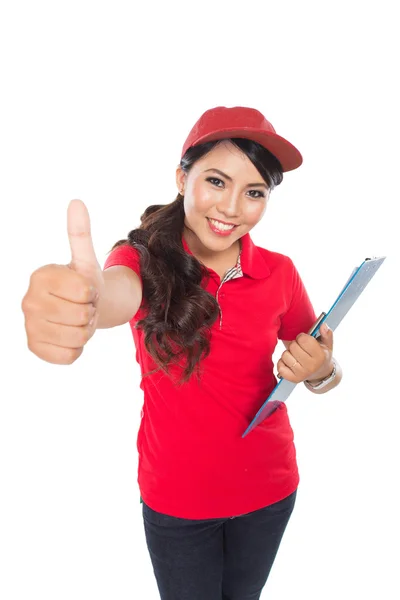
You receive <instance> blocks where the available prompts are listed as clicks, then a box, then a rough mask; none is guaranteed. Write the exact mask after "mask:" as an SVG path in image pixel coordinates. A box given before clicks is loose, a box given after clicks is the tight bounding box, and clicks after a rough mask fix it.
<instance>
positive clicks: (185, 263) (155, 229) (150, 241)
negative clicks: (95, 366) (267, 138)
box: [112, 138, 283, 385]
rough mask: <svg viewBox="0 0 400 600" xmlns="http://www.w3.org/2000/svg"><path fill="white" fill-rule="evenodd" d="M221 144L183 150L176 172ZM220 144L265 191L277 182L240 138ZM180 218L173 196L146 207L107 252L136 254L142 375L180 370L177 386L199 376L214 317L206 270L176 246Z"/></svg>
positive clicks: (256, 148) (267, 157) (272, 165)
mask: <svg viewBox="0 0 400 600" xmlns="http://www.w3.org/2000/svg"><path fill="white" fill-rule="evenodd" d="M221 141H222V140H218V141H214V142H207V143H205V144H200V145H198V146H194V147H192V148H189V149H188V151H187V152H186V154H185V155H184V156H183V158H182V159H181V162H180V165H181V168H182V170H183V171H184V172H185V173H186V174H187V173H189V171H190V169H191V168H192V166H193V165H194V163H195V162H196V161H197V160H199V159H200V158H202V157H203V156H204V155H205V154H207V153H208V152H210V150H212V148H214V146H215V145H216V144H219V143H221ZM224 141H230V142H232V143H233V144H235V146H237V147H238V148H239V149H240V150H241V151H242V152H244V154H245V155H246V156H247V157H248V158H249V159H250V160H251V162H252V163H253V165H254V166H255V167H256V169H257V170H258V171H259V173H260V175H261V177H262V178H263V179H264V181H265V182H266V184H267V185H268V187H269V189H270V190H271V191H272V190H273V188H274V187H275V186H277V185H279V184H280V183H281V182H282V179H283V173H282V167H281V164H280V162H279V161H278V159H277V158H276V157H275V156H274V155H273V154H271V153H270V152H269V151H268V150H266V149H265V148H264V147H263V146H261V145H260V144H258V143H256V142H253V141H251V140H247V139H242V138H230V139H229V140H224ZM184 218H185V213H184V206H183V196H181V195H180V194H178V195H177V197H176V199H175V200H174V201H173V202H171V203H170V204H157V205H151V206H149V207H148V208H147V209H146V210H145V211H144V213H143V214H142V216H141V225H140V226H139V227H138V228H137V229H133V230H132V231H130V232H129V234H128V238H127V239H125V240H120V241H119V242H117V243H116V244H114V246H113V247H112V250H113V249H114V248H116V247H117V246H120V245H123V244H129V245H131V246H133V247H134V248H135V249H136V250H137V251H138V252H139V253H140V268H141V277H142V280H143V302H142V306H143V307H145V308H146V317H145V318H143V319H141V320H139V321H138V323H137V324H136V328H140V329H142V330H143V332H144V343H145V346H146V349H147V351H148V352H149V354H150V355H151V356H152V358H153V359H154V361H155V363H156V364H157V365H158V369H156V370H155V371H150V372H149V373H146V374H145V375H150V374H151V373H154V372H156V371H158V370H160V369H161V370H162V371H164V372H165V373H166V374H168V375H170V372H169V366H170V365H179V366H180V367H181V368H183V369H184V370H183V375H182V377H181V379H180V381H179V382H176V383H177V384H178V385H182V384H183V383H185V382H186V381H188V380H189V378H190V377H191V375H192V373H193V371H194V370H196V374H197V376H199V375H200V373H201V370H200V362H201V360H202V359H203V358H206V357H207V356H208V354H209V353H210V339H211V326H212V324H213V323H214V322H215V320H216V318H217V316H218V313H219V307H218V303H217V301H216V299H215V298H214V296H212V295H211V294H210V293H209V292H207V291H206V290H205V287H206V284H207V282H208V279H209V272H208V271H207V268H206V267H205V266H204V265H203V264H202V263H201V262H200V261H198V260H197V259H196V258H195V257H194V256H192V255H190V254H188V253H187V252H186V251H185V249H184V248H183V246H182V235H183V229H184ZM182 360H184V362H185V363H186V366H184V365H182Z"/></svg>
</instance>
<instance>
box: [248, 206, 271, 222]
mask: <svg viewBox="0 0 400 600" xmlns="http://www.w3.org/2000/svg"><path fill="white" fill-rule="evenodd" d="M266 208H267V207H266V204H265V203H262V202H253V203H251V204H248V205H247V206H246V221H247V222H248V223H253V224H255V223H258V221H259V220H260V219H261V218H262V217H263V215H264V213H265V211H266Z"/></svg>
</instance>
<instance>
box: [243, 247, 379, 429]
mask: <svg viewBox="0 0 400 600" xmlns="http://www.w3.org/2000/svg"><path fill="white" fill-rule="evenodd" d="M385 258H386V256H380V257H373V258H366V259H365V260H364V262H363V263H362V264H361V265H360V266H359V267H356V268H355V269H353V272H352V273H351V275H350V277H349V279H348V280H347V282H346V284H345V286H344V287H343V289H342V291H341V292H340V294H339V295H338V297H337V298H336V300H335V302H334V303H333V304H332V306H331V308H330V310H329V312H327V313H322V314H321V315H320V317H319V318H318V320H317V321H316V323H314V325H313V326H312V327H311V329H310V331H308V334H309V335H312V336H313V337H315V338H318V337H319V328H320V326H321V325H322V323H325V322H326V323H327V325H329V327H330V328H331V329H332V330H333V331H334V330H335V329H336V327H337V326H338V325H339V323H340V322H341V321H342V320H343V319H344V317H345V316H346V315H347V313H348V312H349V310H350V308H351V307H352V306H353V304H354V303H355V302H356V300H357V298H359V296H360V295H361V293H362V292H363V291H364V289H365V288H366V286H367V284H368V283H369V282H370V281H371V279H372V277H373V276H374V275H375V273H376V272H377V270H378V269H379V267H380V266H381V264H382V263H383V261H384V260H385ZM296 385H298V384H297V383H292V382H291V381H287V380H286V379H281V380H280V381H279V383H278V384H277V385H276V386H275V388H274V389H273V390H272V392H271V394H270V395H269V396H268V398H267V399H266V401H265V402H264V404H263V405H262V407H261V408H260V410H259V411H258V412H257V414H256V415H255V417H254V419H253V420H252V422H251V423H250V425H249V426H248V428H247V429H246V431H245V432H244V433H243V435H242V438H244V437H246V435H248V434H249V433H250V431H252V429H254V427H257V425H259V424H260V423H261V422H262V421H264V420H265V419H267V418H268V417H269V416H270V415H272V413H273V412H275V411H276V410H277V408H278V407H279V406H280V405H281V404H282V403H283V402H286V400H287V399H288V398H289V396H290V394H291V393H292V391H293V390H294V388H295V387H296Z"/></svg>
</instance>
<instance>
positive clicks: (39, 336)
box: [22, 200, 105, 364]
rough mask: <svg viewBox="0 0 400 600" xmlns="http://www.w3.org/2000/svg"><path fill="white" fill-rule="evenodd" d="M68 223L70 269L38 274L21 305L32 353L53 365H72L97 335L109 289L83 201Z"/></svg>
mask: <svg viewBox="0 0 400 600" xmlns="http://www.w3.org/2000/svg"><path fill="white" fill-rule="evenodd" d="M67 223H68V225H67V230H68V238H69V243H70V247H71V261H70V263H69V264H68V265H55V264H49V265H45V266H43V267H40V268H39V269H37V270H36V271H34V272H33V273H32V275H31V278H30V282H29V288H28V291H27V293H26V294H25V296H24V298H23V300H22V310H23V312H24V315H25V330H26V334H27V340H28V348H29V350H31V352H33V353H34V354H36V355H37V356H38V357H39V358H41V359H43V360H45V361H47V362H50V363H54V364H71V363H73V362H74V361H75V360H76V359H77V358H79V356H80V355H81V354H82V352H83V348H84V346H85V344H86V343H87V342H88V341H89V339H90V338H91V337H92V336H93V334H94V332H95V331H96V327H97V322H98V314H97V311H96V309H97V306H98V302H99V299H100V298H101V296H102V295H103V294H104V288H105V284H104V276H103V271H102V269H101V267H100V265H99V263H98V261H97V258H96V254H95V251H94V248H93V242H92V237H91V231H90V218H89V213H88V211H87V208H86V206H85V204H84V203H83V202H82V201H81V200H72V201H71V202H70V204H69V206H68V212H67Z"/></svg>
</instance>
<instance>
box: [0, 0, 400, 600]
mask: <svg viewBox="0 0 400 600" xmlns="http://www.w3.org/2000/svg"><path fill="white" fill-rule="evenodd" d="M394 6H395V2H385V1H382V0H381V1H380V2H379V3H376V2H365V1H364V2H359V3H358V2H351V1H347V2H343V1H342V2H338V1H336V2H335V3H327V2H317V1H315V2H305V1H304V0H303V1H302V2H296V3H293V4H292V3H288V2H282V1H280V2H277V1H275V2H251V1H249V0H247V1H246V2H244V3H237V4H235V3H232V2H216V1H214V2H210V3H209V2H202V3H192V4H190V3H188V2H176V1H171V2H164V3H162V2H158V3H157V2H153V3H150V4H149V5H147V4H145V3H134V2H116V1H115V0H114V1H113V2H112V3H111V2H108V3H107V2H96V3H95V2H85V1H82V0H79V2H77V1H72V0H70V1H69V2H43V1H37V2H20V1H15V0H14V2H12V3H11V2H10V3H8V5H7V7H6V5H5V3H4V6H3V8H2V10H1V14H0V51H1V73H0V75H1V78H0V85H1V94H0V102H1V110H0V119H1V135H0V138H1V140H0V144H1V156H0V164H1V167H0V169H1V173H2V175H1V180H0V186H1V190H0V198H1V216H2V218H1V221H0V227H1V231H0V233H1V235H0V244H1V258H2V273H1V290H2V293H1V296H0V301H1V317H2V344H1V355H2V356H1V392H0V398H1V404H0V411H1V413H0V486H1V490H0V503H1V507H0V564H1V571H2V573H1V576H0V597H1V598H2V600H17V599H18V600H22V599H23V600H25V599H27V598H33V597H40V598H41V600H47V599H51V600H53V599H54V598H57V600H64V599H68V600H69V599H71V598H74V599H76V600H81V599H82V600H88V599H91V598H93V599H94V598H96V600H102V599H110V598H118V599H119V600H125V599H128V598H138V597H140V598H146V600H147V599H149V600H150V599H153V598H154V599H156V598H158V592H157V588H156V584H155V580H154V577H153V573H152V568H151V563H150V559H149V556H148V552H147V548H146V545H145V539H144V533H143V526H142V517H141V505H140V504H139V490H138V487H137V483H136V469H137V453H136V435H137V428H138V425H139V419H140V410H141V406H142V401H143V398H142V392H141V390H140V389H139V367H138V365H137V364H136V362H135V355H134V345H133V341H132V337H131V332H130V329H129V326H128V325H125V326H123V327H119V328H116V329H112V330H100V331H98V332H97V333H96V335H95V336H94V338H93V339H92V340H91V341H90V342H89V343H88V345H87V347H86V348H85V351H84V353H83V355H82V357H81V358H80V359H79V360H78V361H77V362H76V363H75V364H73V365H72V366H55V365H51V364H48V363H45V362H43V361H41V360H40V359H38V358H37V357H36V356H34V355H33V354H31V353H30V352H29V350H28V349H27V345H26V336H25V329H24V320H23V314H22V311H21V308H20V304H21V300H22V297H23V296H24V294H25V293H26V290H27V287H28V284H29V276H30V274H31V272H32V271H34V270H35V269H36V268H38V267H39V266H41V265H43V264H47V263H57V262H58V263H61V264H67V263H68V262H69V259H70V256H69V245H68V239H67V234H66V210H67V206H68V203H69V201H70V200H71V199H72V198H81V199H82V200H83V201H84V202H85V203H86V205H87V206H88V209H89V212H90V215H91V222H92V232H93V239H94V243H95V248H96V251H97V256H98V259H99V261H100V263H101V264H104V261H105V259H106V256H107V252H108V251H109V250H110V248H111V246H112V244H113V243H114V242H115V241H117V240H119V239H121V238H124V237H125V236H126V234H127V233H128V231H130V230H131V229H133V228H134V227H136V226H137V225H138V224H139V217H140V215H141V213H142V211H143V210H144V208H145V207H146V206H148V205H149V204H153V203H167V202H171V201H172V200H173V199H174V198H175V195H176V192H177V190H176V186H175V168H176V165H177V164H178V162H179V158H180V151H181V147H182V145H183V142H184V140H185V138H186V136H187V134H188V132H189V130H190V128H191V127H192V125H193V124H194V122H195V121H196V120H197V119H198V118H199V116H200V115H201V114H202V113H203V112H204V111H205V110H207V109H208V108H211V107H213V106H218V105H225V106H235V105H244V106H252V107H255V108H257V109H258V110H260V111H261V112H263V114H264V115H265V116H266V117H267V119H269V120H270V121H271V122H272V123H273V125H274V126H275V128H276V130H277V132H278V133H280V134H281V135H283V136H284V137H287V138H288V139H289V140H290V141H291V142H292V143H294V144H295V145H296V146H297V147H298V148H299V149H300V151H301V152H302V154H303V156H304V164H303V166H302V167H301V168H300V169H298V170H296V171H293V172H292V173H288V174H287V175H285V177H284V181H283V183H282V185H281V186H280V187H279V188H278V189H277V190H276V191H274V192H273V194H272V196H271V201H270V203H269V206H268V210H267V212H266V214H265V216H264V219H263V221H262V222H261V223H260V224H259V225H258V226H257V227H256V228H255V229H254V230H253V232H252V237H253V240H254V241H255V243H257V244H258V245H261V246H263V247H266V248H269V249H271V250H275V251H278V252H282V253H284V254H288V255H289V256H291V258H292V259H293V260H294V262H295V264H296V266H297V268H298V269H299V271H300V274H301V276H302V278H303V281H304V283H305V285H306V288H307V290H308V292H309V295H310V297H311V299H312V301H313V304H314V306H315V309H316V311H317V312H318V313H319V312H321V311H323V310H326V309H327V308H328V307H330V305H331V303H332V301H333V300H334V299H335V298H336V295H337V293H338V291H339V289H340V288H341V287H342V286H343V285H344V283H345V281H346V279H347V278H348V277H349V275H350V273H351V271H352V269H353V267H355V266H358V265H359V264H360V263H361V262H362V260H363V259H364V258H365V257H367V256H381V255H386V256H387V259H386V261H385V262H384V264H383V266H382V267H381V268H380V270H379V272H378V273H377V274H376V276H375V278H374V279H373V280H372V282H371V283H370V284H369V286H368V287H367V289H366V290H365V292H364V294H363V296H362V297H361V298H360V300H359V301H358V303H357V305H356V307H354V308H353V309H352V311H351V312H350V313H349V315H348V317H347V318H346V320H345V321H344V322H343V323H342V324H341V325H340V326H339V328H338V329H337V330H336V332H335V350H334V354H335V356H336V357H337V359H338V360H339V362H340V363H341V365H342V367H343V371H344V378H343V381H342V383H341V385H340V386H339V387H338V388H337V389H335V390H333V391H332V392H330V393H328V394H326V395H318V396H317V395H313V394H311V393H310V392H308V391H307V390H305V389H304V387H303V386H298V388H297V389H296V390H295V392H294V393H293V395H292V396H291V397H290V399H289V400H288V410H289V414H290V417H291V423H292V426H293V429H294V431H295V442H296V447H297V454H298V461H299V467H300V475H301V483H300V487H299V492H298V498H297V504H296V507H295V511H294V513H293V515H292V518H291V520H290V523H289V525H288V528H287V530H286V533H285V536H284V539H283V541H282V544H281V548H280V550H279V553H278V556H277V558H276V561H275V564H274V566H273V569H272V571H271V575H270V577H269V580H268V582H267V585H266V587H265V590H264V592H263V595H262V598H271V599H272V598H273V599H274V600H286V599H287V598H289V597H291V596H292V595H293V596H296V597H298V598H307V599H308V600H314V599H318V600H320V599H321V598H324V600H330V599H335V600H336V598H338V597H340V598H344V599H347V598H349V599H350V598H351V599H353V598H370V597H371V598H372V597H373V598H376V597H381V598H385V600H391V599H395V598H398V597H399V595H400V588H399V583H398V575H397V569H398V538H399V534H400V528H399V516H398V488H397V487H396V484H397V480H398V472H399V469H398V459H399V454H400V452H399V442H398V418H399V409H398V402H399V396H400V394H399V388H398V385H397V382H398V371H399V344H398V339H399V334H398V327H399V322H398V320H397V317H398V311H397V309H398V292H396V288H397V290H398V287H397V286H398V283H397V279H398V274H399V254H400V253H399V237H398V232H397V229H398V218H397V219H396V218H395V216H394V215H395V208H396V209H397V205H398V203H399V193H398V181H397V180H398V176H397V173H398V159H399V151H398V145H399V142H398V140H399V133H400V131H399V129H400V128H399V118H398V106H399V95H398V93H397V91H396V87H397V80H398V64H397V62H396V59H395V55H396V53H397V54H398V52H399V47H398V46H397V47H396V36H398V31H397V29H396V20H395V18H394ZM283 350H284V348H283V346H281V344H279V346H278V347H277V352H276V360H277V359H278V358H279V356H280V354H281V353H282V352H283ZM396 554H397V558H396Z"/></svg>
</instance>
